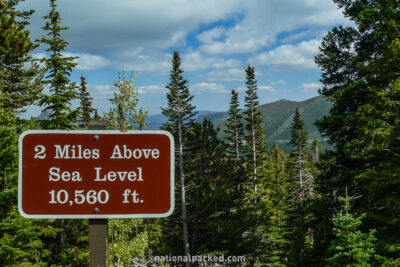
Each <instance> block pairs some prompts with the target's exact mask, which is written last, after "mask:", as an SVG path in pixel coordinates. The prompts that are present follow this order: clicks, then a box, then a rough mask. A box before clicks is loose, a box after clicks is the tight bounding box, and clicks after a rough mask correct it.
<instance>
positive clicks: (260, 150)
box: [244, 65, 267, 196]
mask: <svg viewBox="0 0 400 267" xmlns="http://www.w3.org/2000/svg"><path fill="white" fill-rule="evenodd" d="M246 85H247V90H246V97H245V102H246V104H245V107H246V108H247V110H245V111H244V115H245V120H246V130H247V133H246V142H247V157H248V159H247V162H248V169H249V172H250V177H251V179H252V183H253V191H254V194H255V195H256V196H257V179H258V178H260V177H262V176H263V175H264V170H263V169H264V163H265V162H264V161H265V159H266V153H267V149H266V141H265V131H264V128H263V125H262V117H261V112H260V111H259V110H258V109H257V106H258V104H259V102H258V96H257V81H256V80H255V74H254V67H251V66H250V65H248V67H247V69H246Z"/></svg>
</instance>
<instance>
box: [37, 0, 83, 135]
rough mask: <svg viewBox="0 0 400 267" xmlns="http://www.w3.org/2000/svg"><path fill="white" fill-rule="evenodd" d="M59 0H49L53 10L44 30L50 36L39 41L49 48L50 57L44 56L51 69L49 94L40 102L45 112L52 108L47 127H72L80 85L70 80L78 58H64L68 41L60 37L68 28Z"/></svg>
mask: <svg viewBox="0 0 400 267" xmlns="http://www.w3.org/2000/svg"><path fill="white" fill-rule="evenodd" d="M56 7H57V5H56V0H50V12H49V14H48V15H46V16H44V17H43V18H44V19H46V20H48V22H46V25H45V26H44V27H42V29H43V30H45V31H48V33H47V36H48V38H45V37H42V38H41V39H40V40H39V42H40V43H42V44H46V45H48V46H49V47H48V48H47V49H46V52H48V53H49V57H50V58H44V59H42V62H43V63H45V65H46V68H47V70H48V74H47V76H46V77H45V80H44V83H45V84H46V85H48V86H49V91H50V94H48V95H46V94H42V95H41V99H40V101H39V104H40V105H41V106H44V107H45V108H44V111H50V120H48V121H45V120H44V121H42V124H43V126H44V127H45V128H47V129H70V128H72V127H73V125H74V124H75V123H76V121H77V116H78V110H73V109H72V108H71V102H72V101H73V100H75V99H77V98H78V96H79V95H78V91H77V89H78V87H77V85H76V84H75V83H71V82H70V79H69V76H70V75H71V72H72V70H73V68H74V67H75V66H76V63H74V60H75V59H76V57H65V56H63V54H62V53H63V52H64V51H65V49H66V48H67V46H68V42H66V41H65V40H64V39H62V38H61V32H62V31H64V30H67V29H68V27H61V26H60V24H61V16H60V13H59V12H58V11H57V9H56Z"/></svg>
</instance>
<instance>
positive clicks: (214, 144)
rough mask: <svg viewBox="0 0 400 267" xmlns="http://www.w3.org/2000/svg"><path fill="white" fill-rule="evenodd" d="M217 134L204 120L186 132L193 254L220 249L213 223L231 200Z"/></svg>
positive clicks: (218, 238) (225, 164)
mask: <svg viewBox="0 0 400 267" xmlns="http://www.w3.org/2000/svg"><path fill="white" fill-rule="evenodd" d="M217 134H218V131H217V130H216V129H214V125H213V124H212V122H211V121H210V120H208V119H204V120H203V122H196V123H194V124H193V130H192V131H191V132H190V134H189V135H188V143H189V144H190V146H189V150H188V151H190V153H188V155H187V157H186V158H185V159H186V160H187V161H188V162H191V164H190V165H189V166H188V168H187V173H186V174H187V175H186V177H187V178H186V185H187V191H186V193H187V194H186V196H187V208H188V222H189V230H190V231H189V233H190V235H189V240H190V252H191V254H192V255H202V254H205V253H209V252H211V251H213V252H215V253H218V252H221V240H220V238H224V235H221V234H220V233H218V232H217V231H215V223H216V222H219V221H221V220H222V219H223V218H221V217H220V216H222V213H223V211H224V209H225V208H227V207H229V204H230V202H231V201H232V199H229V198H227V195H226V190H228V188H227V182H228V181H227V179H226V178H228V177H225V175H226V173H227V172H228V173H229V171H228V170H227V169H228V167H227V161H228V159H227V158H224V157H225V145H224V144H223V142H222V141H221V140H219V139H218V137H217ZM230 166H231V165H230ZM229 178H230V177H229ZM210 217H212V218H214V219H213V220H210ZM214 220H215V221H214ZM221 228H222V227H221ZM220 232H221V231H220Z"/></svg>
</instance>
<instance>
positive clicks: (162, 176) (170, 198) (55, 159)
mask: <svg viewBox="0 0 400 267" xmlns="http://www.w3.org/2000/svg"><path fill="white" fill-rule="evenodd" d="M18 208H19V211H20V213H21V215H23V216H24V217H27V218H146V217H166V216H168V215H170V214H171V213H172V211H173V209H174V141H173V138H172V136H171V134H170V133H168V132H166V131H127V132H120V131H98V130H93V131H91V130H89V131H88V130H86V131H62V130H43V131H41V130H40V131H26V132H24V133H23V134H22V135H21V137H20V139H19V181H18Z"/></svg>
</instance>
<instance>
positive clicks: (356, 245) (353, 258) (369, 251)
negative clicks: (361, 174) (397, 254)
mask: <svg viewBox="0 0 400 267" xmlns="http://www.w3.org/2000/svg"><path fill="white" fill-rule="evenodd" d="M352 199H353V198H352V197H349V196H348V195H347V188H346V197H344V198H343V197H339V200H340V201H342V202H343V206H342V210H341V211H340V212H339V213H338V214H336V216H335V218H333V225H334V228H333V233H334V235H335V239H334V240H333V241H332V243H331V245H330V247H329V249H328V252H329V254H330V255H331V257H329V258H328V259H327V263H328V265H329V266H371V265H372V263H373V256H374V254H375V249H374V245H373V242H374V241H375V240H376V238H375V236H374V234H375V232H376V231H375V230H370V231H369V233H368V234H364V233H362V232H361V231H360V230H357V229H358V228H359V226H360V225H361V224H362V222H361V220H362V219H363V218H364V217H365V216H366V214H365V213H364V214H362V215H361V216H359V217H354V215H353V214H351V213H350V207H351V206H350V202H351V201H352Z"/></svg>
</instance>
